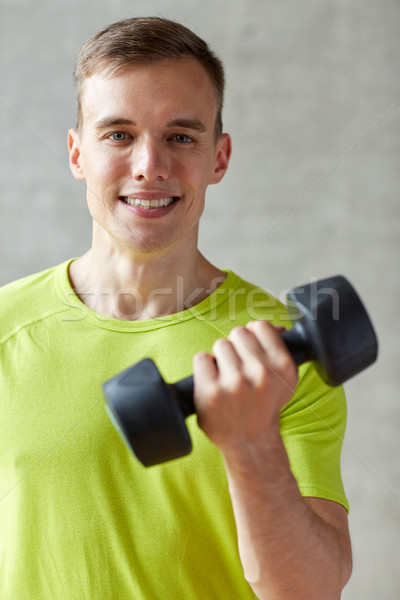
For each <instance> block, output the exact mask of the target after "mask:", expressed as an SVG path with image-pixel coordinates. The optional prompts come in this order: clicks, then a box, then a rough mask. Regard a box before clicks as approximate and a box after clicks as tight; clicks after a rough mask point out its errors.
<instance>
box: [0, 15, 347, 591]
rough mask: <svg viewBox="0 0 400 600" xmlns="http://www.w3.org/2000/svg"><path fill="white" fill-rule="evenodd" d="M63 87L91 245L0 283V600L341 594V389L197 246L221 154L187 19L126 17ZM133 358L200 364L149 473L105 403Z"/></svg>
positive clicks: (224, 159) (223, 160)
mask: <svg viewBox="0 0 400 600" xmlns="http://www.w3.org/2000/svg"><path fill="white" fill-rule="evenodd" d="M75 76H76V83H77V91H78V103H79V109H78V125H77V128H76V129H72V130H71V131H70V132H69V138H68V143H69V154H70V166H71V170H72V173H73V175H74V177H75V178H76V179H78V180H82V181H83V180H84V181H86V187H87V202H88V206H89V210H90V213H91V216H92V218H93V238H92V245H91V248H90V250H89V251H88V252H87V253H86V254H85V255H83V256H82V257H80V258H78V259H76V260H73V261H68V262H67V263H64V264H63V265H59V266H58V267H55V268H53V269H50V270H48V271H45V272H43V273H39V274H37V275H34V276H31V277H29V278H25V279H23V280H21V281H18V282H15V283H13V284H10V285H9V286H6V287H5V288H3V290H2V291H1V293H0V306H1V307H2V308H1V310H2V311H3V312H2V318H1V320H0V322H1V325H0V342H1V346H0V347H1V370H2V378H1V388H2V390H1V411H2V413H1V414H2V418H1V428H2V431H1V435H0V455H1V463H0V464H1V469H2V475H1V478H0V481H1V485H2V490H1V493H0V498H1V502H0V560H1V563H0V564H1V582H2V583H1V585H2V598H3V599H4V600H11V599H12V600H15V598H18V600H28V598H29V600H32V599H35V600H47V599H50V598H51V599H52V600H54V599H56V598H57V599H58V598H59V599H60V600H61V599H63V600H64V599H66V598H68V599H79V600H86V599H87V600H89V598H90V599H91V600H93V599H96V600H102V599H103V598H104V599H107V600H110V599H114V598H115V599H125V598H126V599H127V598H129V599H133V598H134V599H135V600H136V599H146V600H153V599H160V600H161V599H162V600H166V599H168V598H171V599H174V600H179V599H182V600H183V599H185V600H188V599H189V600H190V599H195V598H196V599H199V598H202V599H203V598H204V599H217V598H218V599H224V600H225V599H228V598H229V599H231V598H240V599H247V598H255V597H258V598H260V599H267V598H268V599H272V598H273V599H280V598H284V599H285V600H290V599H292V598H293V599H296V600H301V599H303V598H304V599H305V598H306V599H307V600H312V599H318V600H322V599H324V600H330V599H336V598H339V597H340V593H341V590H342V588H343V586H344V585H345V583H346V581H347V579H348V577H349V575H350V570H351V551H350V542H349V534H348V527H347V511H346V508H347V501H346V498H345V496H344V492H343V487H342V482H341V477H340V467H339V461H340V449H341V443H342V437H343V433H344V421H345V402H344V396H343V391H342V390H341V389H339V390H332V389H328V388H326V387H325V386H324V385H323V384H322V383H321V382H320V381H319V379H318V377H317V376H316V374H315V373H314V370H313V368H312V367H311V365H305V366H303V367H301V368H300V371H299V375H298V371H297V369H296V367H295V365H294V362H293V361H292V359H291V357H290V355H289V353H288V351H287V349H286V347H285V345H284V343H283V341H282V339H281V336H280V332H281V329H282V327H281V326H282V325H285V324H287V320H286V319H287V317H286V312H285V309H284V307H282V306H281V305H280V304H279V303H278V302H277V301H275V299H273V298H272V297H271V296H269V295H268V294H267V293H266V292H262V291H261V290H258V289H257V288H255V286H252V285H251V284H249V283H247V282H244V281H243V280H241V279H240V278H239V277H238V276H237V275H235V274H233V273H232V272H230V271H222V270H220V269H218V268H217V267H215V266H214V265H212V264H210V263H209V262H208V261H207V260H206V258H205V257H204V256H203V255H202V254H201V253H200V252H199V250H198V248H197V232H198V225H199V220H200V217H201V214H202V211H203V208H204V201H205V193H206V189H207V187H208V185H210V184H216V183H218V182H219V181H220V180H221V179H222V178H223V176H224V174H225V172H226V170H227V168H228V163H229V157H230V153H231V140H230V137H229V135H227V134H225V133H222V121H221V109H222V102H223V80H224V77H223V69H222V65H221V63H220V61H219V60H218V59H217V58H216V57H215V56H214V55H213V53H211V52H210V50H209V49H208V47H207V46H206V44H205V43H204V42H203V41H202V40H200V39H199V38H198V37H197V36H195V35H194V34H193V33H192V32H190V31H189V30H187V29H186V28H185V27H182V26H181V25H178V24H176V23H173V22H170V21H167V20H165V19H159V18H149V19H130V20H127V21H123V22H120V23H116V24H114V25H111V26H110V27H108V28H107V29H105V30H104V31H102V32H100V33H99V34H97V35H96V36H94V37H93V38H92V39H91V40H89V42H88V43H87V44H86V45H85V46H84V48H83V49H82V51H81V54H80V56H79V58H78V63H77V67H76V71H75ZM66 210H68V208H67V199H66ZM255 300H256V301H255ZM267 321H269V322H267ZM146 356H148V357H151V358H153V359H154V360H155V361H156V363H157V365H158V366H159V367H160V370H161V372H162V373H163V375H164V376H165V377H166V379H167V380H169V381H174V380H177V379H180V378H182V377H184V376H187V375H188V374H190V372H191V371H192V369H194V377H195V403H196V408H197V414H198V425H199V426H200V427H198V426H197V424H196V419H195V418H191V419H190V420H189V421H190V422H189V427H190V432H191V436H192V438H193V440H194V451H193V452H192V454H191V455H190V456H188V457H186V458H183V459H179V460H177V461H173V462H171V463H167V464H164V465H159V466H155V467H152V468H151V469H144V468H143V467H142V466H141V465H140V464H139V463H138V461H136V460H135V458H134V457H133V456H132V455H131V453H130V452H129V451H128V450H127V449H126V447H125V446H124V445H123V444H122V443H121V440H120V439H119V437H118V435H117V433H116V432H115V430H114V429H113V427H112V425H111V423H110V421H109V419H108V417H107V414H106V412H105V410H104V398H103V397H102V394H101V383H102V382H103V381H105V380H106V379H108V378H110V377H112V376H113V375H115V374H116V373H118V372H119V371H121V370H122V369H124V368H126V367H128V366H129V365H131V364H132V363H134V362H136V361H138V360H140V359H141V358H144V357H146ZM298 377H299V379H298ZM296 386H297V388H296Z"/></svg>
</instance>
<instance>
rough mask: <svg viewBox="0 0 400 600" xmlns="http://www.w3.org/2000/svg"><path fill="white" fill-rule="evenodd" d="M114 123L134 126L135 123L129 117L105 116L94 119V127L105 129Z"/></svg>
mask: <svg viewBox="0 0 400 600" xmlns="http://www.w3.org/2000/svg"><path fill="white" fill-rule="evenodd" d="M115 125H128V126H135V125H136V123H135V122H134V121H131V120H130V119H123V118H122V117H105V118H104V119H100V121H96V123H95V124H94V126H95V128H96V129H105V128H106V127H114V126H115Z"/></svg>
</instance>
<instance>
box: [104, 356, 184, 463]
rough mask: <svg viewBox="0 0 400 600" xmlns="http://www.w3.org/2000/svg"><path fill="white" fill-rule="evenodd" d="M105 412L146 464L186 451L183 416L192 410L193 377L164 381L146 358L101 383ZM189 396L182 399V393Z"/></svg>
mask: <svg viewBox="0 0 400 600" xmlns="http://www.w3.org/2000/svg"><path fill="white" fill-rule="evenodd" d="M103 392H104V394H105V397H106V399H107V404H106V408H107V412H108V414H109V416H110V418H111V421H112V423H113V424H114V426H115V428H116V429H117V431H118V433H119V434H120V436H121V437H122V439H123V440H124V441H125V443H126V444H127V445H128V447H129V448H130V449H131V450H133V452H134V453H135V455H136V457H137V458H138V459H139V460H140V462H141V463H142V464H143V465H145V466H146V467H150V466H152V465H156V464H158V463H161V462H166V461H169V460H173V459H174V458H179V457H181V456H185V455H186V454H189V452H191V450H192V442H191V439H190V435H189V432H188V430H187V427H186V423H185V417H186V416H188V415H189V414H192V413H194V406H193V377H189V378H187V380H182V381H181V382H178V385H176V384H175V385H168V384H167V383H166V382H165V381H164V379H163V378H162V377H161V374H160V372H159V370H158V368H157V367H156V365H155V364H154V362H153V361H152V360H151V359H149V358H146V359H144V360H142V361H140V362H138V363H137V364H135V365H133V366H132V367H129V368H128V369H126V370H125V371H122V373H119V374H118V375H116V376H115V377H113V378H112V379H109V380H108V381H106V382H105V383H104V384H103ZM187 392H189V394H190V395H189V398H188V400H187V401H186V402H184V398H185V393H187Z"/></svg>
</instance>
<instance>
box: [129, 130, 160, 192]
mask: <svg viewBox="0 0 400 600" xmlns="http://www.w3.org/2000/svg"><path fill="white" fill-rule="evenodd" d="M132 174H133V177H134V178H135V179H136V180H137V181H148V182H154V181H157V180H159V181H162V180H165V179H168V176H169V158H168V155H167V150H166V148H165V147H164V145H163V144H162V142H161V141H159V140H155V139H152V138H143V139H142V140H138V142H137V143H136V144H135V146H134V148H133V152H132Z"/></svg>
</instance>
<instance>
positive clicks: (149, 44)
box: [74, 17, 225, 137]
mask: <svg viewBox="0 0 400 600" xmlns="http://www.w3.org/2000/svg"><path fill="white" fill-rule="evenodd" d="M187 56H189V57H193V58H195V59H196V60H198V61H199V63H200V64H201V65H202V66H203V67H204V68H205V70H206V72H207V73H208V75H209V77H210V79H211V82H212V84H213V86H214V88H215V91H216V97H217V106H218V109H217V118H216V123H215V133H216V136H217V137H219V135H220V134H221V133H222V106H223V99H224V87H225V74H224V68H223V65H222V62H221V61H220V59H219V58H218V57H217V56H216V55H215V54H214V52H212V51H211V50H210V48H209V47H208V45H207V44H206V42H205V41H204V40H202V39H201V38H200V37H199V36H197V35H196V34H195V33H193V32H192V31H191V30H190V29H188V28H187V27H185V26H184V25H181V24H180V23H177V22H175V21H171V20H169V19H165V18H162V17H144V18H143V17H139V18H132V19H125V20H123V21H118V22H117V23H113V24H112V25H109V26H108V27H106V28H105V29H102V30H101V31H99V32H98V33H96V34H95V35H94V36H92V37H91V38H90V39H89V40H88V41H87V42H86V44H85V45H84V46H83V48H82V50H81V52H80V53H79V56H78V60H77V63H76V66H75V70H74V81H75V87H76V93H77V99H78V119H77V123H78V124H77V127H78V129H79V128H80V127H81V126H82V114H81V102H80V99H81V91H82V85H83V82H84V81H85V79H87V78H88V77H91V76H92V75H94V74H95V73H100V72H102V73H104V74H107V75H112V74H115V73H116V72H117V71H118V70H120V69H121V68H123V67H126V66H129V65H132V64H146V63H152V62H155V61H157V60H161V59H165V58H177V59H178V58H182V57H187Z"/></svg>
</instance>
